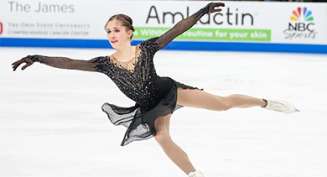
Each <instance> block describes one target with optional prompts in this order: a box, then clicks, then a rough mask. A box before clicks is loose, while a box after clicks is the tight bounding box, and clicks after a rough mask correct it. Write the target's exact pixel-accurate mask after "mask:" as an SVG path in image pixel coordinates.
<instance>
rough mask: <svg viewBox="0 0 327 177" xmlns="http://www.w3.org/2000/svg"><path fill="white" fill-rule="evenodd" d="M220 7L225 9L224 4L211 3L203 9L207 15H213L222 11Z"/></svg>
mask: <svg viewBox="0 0 327 177" xmlns="http://www.w3.org/2000/svg"><path fill="white" fill-rule="evenodd" d="M221 7H225V4H224V3H222V2H211V3H209V4H208V5H207V6H206V7H205V8H206V10H207V13H213V12H220V11H222V9H221Z"/></svg>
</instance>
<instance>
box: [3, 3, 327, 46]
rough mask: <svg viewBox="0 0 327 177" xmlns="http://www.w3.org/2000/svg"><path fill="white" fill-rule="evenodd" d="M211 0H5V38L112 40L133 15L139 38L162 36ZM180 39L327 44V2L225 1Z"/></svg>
mask: <svg viewBox="0 0 327 177" xmlns="http://www.w3.org/2000/svg"><path fill="white" fill-rule="evenodd" d="M207 3H208V1H206V2H203V1H117V2H114V1H107V0H93V1H80V0H42V1H41V0H2V1H0V39H1V38H41V39H53V38H55V39H57V38H60V39H106V34H105V31H104V24H105V22H106V21H107V19H108V18H109V17H110V16H112V15H114V14H118V13H124V14H127V15H129V16H130V17H132V19H133V20H134V26H135V28H136V32H135V35H134V36H135V37H136V39H137V38H139V39H144V38H148V37H153V36H157V35H160V34H162V33H163V32H164V31H166V30H168V29H169V28H171V27H172V26H173V25H174V24H176V23H177V22H178V21H180V20H181V19H184V18H186V17H188V16H190V15H192V14H193V13H194V12H196V11H198V10H199V9H200V8H202V7H204V6H205V5H206V4H207ZM225 3H226V6H225V8H223V11H222V12H219V13H214V14H210V15H205V16H204V17H203V18H202V19H201V20H200V21H199V22H198V23H197V24H196V25H195V26H194V27H193V28H192V29H191V30H189V31H187V32H186V33H184V34H183V35H181V36H180V37H179V38H178V39H177V40H186V41H189V40H191V41H210V42H215V41H217V42H218V41H220V42H221V41H227V42H265V43H301V44H327V20H326V19H327V3H278V2H230V1H229V2H225Z"/></svg>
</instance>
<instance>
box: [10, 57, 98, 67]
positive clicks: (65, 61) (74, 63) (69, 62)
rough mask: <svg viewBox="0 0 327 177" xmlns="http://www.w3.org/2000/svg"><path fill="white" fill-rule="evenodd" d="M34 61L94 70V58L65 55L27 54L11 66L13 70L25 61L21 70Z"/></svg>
mask: <svg viewBox="0 0 327 177" xmlns="http://www.w3.org/2000/svg"><path fill="white" fill-rule="evenodd" d="M34 62H40V63H43V64H46V65H48V66H52V67H55V68H61V69H74V70H82V71H96V68H95V66H96V63H95V62H94V60H75V59H70V58H66V57H49V56H43V55H28V56H26V57H24V58H22V59H20V60H18V61H16V62H14V63H12V68H13V70H14V71H15V70H16V69H17V68H18V66H19V65H21V64H23V63H25V65H24V66H23V67H22V70H24V69H25V68H27V67H29V66H31V65H32V64H33V63H34Z"/></svg>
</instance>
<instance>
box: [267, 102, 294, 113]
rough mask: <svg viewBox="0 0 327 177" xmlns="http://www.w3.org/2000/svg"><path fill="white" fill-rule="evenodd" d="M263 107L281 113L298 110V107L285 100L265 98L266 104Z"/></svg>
mask: <svg viewBox="0 0 327 177" xmlns="http://www.w3.org/2000/svg"><path fill="white" fill-rule="evenodd" d="M264 108H266V109H268V110H272V111H278V112H283V113H293V112H299V110H298V109H296V108H295V107H294V106H293V105H292V104H290V103H288V102H286V101H274V100H267V105H266V106H265V107H264Z"/></svg>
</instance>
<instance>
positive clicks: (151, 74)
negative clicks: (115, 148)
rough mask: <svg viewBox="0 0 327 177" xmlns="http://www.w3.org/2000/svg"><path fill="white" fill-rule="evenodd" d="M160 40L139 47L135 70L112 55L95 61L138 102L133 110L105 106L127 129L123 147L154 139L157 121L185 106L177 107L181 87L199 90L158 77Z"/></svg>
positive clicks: (114, 122) (99, 69)
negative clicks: (119, 62) (126, 66)
mask: <svg viewBox="0 0 327 177" xmlns="http://www.w3.org/2000/svg"><path fill="white" fill-rule="evenodd" d="M156 39H157V38H152V39H149V40H146V41H143V42H142V43H140V44H139V45H138V47H139V49H140V53H139V55H138V57H137V59H136V63H135V66H134V70H133V71H130V70H127V69H125V68H122V67H120V66H118V65H117V64H116V63H114V62H112V61H111V58H110V57H108V56H101V57H97V58H94V59H92V62H93V63H96V71H98V72H101V73H104V74H106V75H107V76H109V77H110V78H111V80H112V81H113V82H114V83H115V84H116V85H117V87H118V88H119V89H120V90H121V91H122V92H123V93H124V94H125V95H126V96H127V97H129V98H130V99H132V100H134V101H135V102H136V103H135V105H134V106H131V107H121V106H117V105H114V104H111V103H104V104H103V105H102V110H103V111H104V112H105V113H106V114H107V116H108V118H109V120H110V121H111V122H112V123H113V124H114V125H123V126H125V127H127V131H126V133H125V136H124V138H123V141H122V142H121V146H124V145H127V144H129V143H131V142H133V141H135V140H144V139H148V138H151V137H152V136H154V135H155V134H156V130H155V127H154V121H155V119H156V118H158V117H159V116H163V115H166V114H170V113H173V112H174V111H175V110H177V109H179V108H181V107H182V106H181V105H177V104H176V101H177V88H183V89H198V88H196V87H192V86H188V85H185V84H182V83H180V82H177V81H175V80H173V79H172V78H170V77H160V76H158V75H157V73H156V71H155V68H154V63H153V57H154V54H155V53H156V52H157V51H158V50H159V48H160V47H159V46H158V43H156V42H155V41H156ZM200 90H203V89H200Z"/></svg>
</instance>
